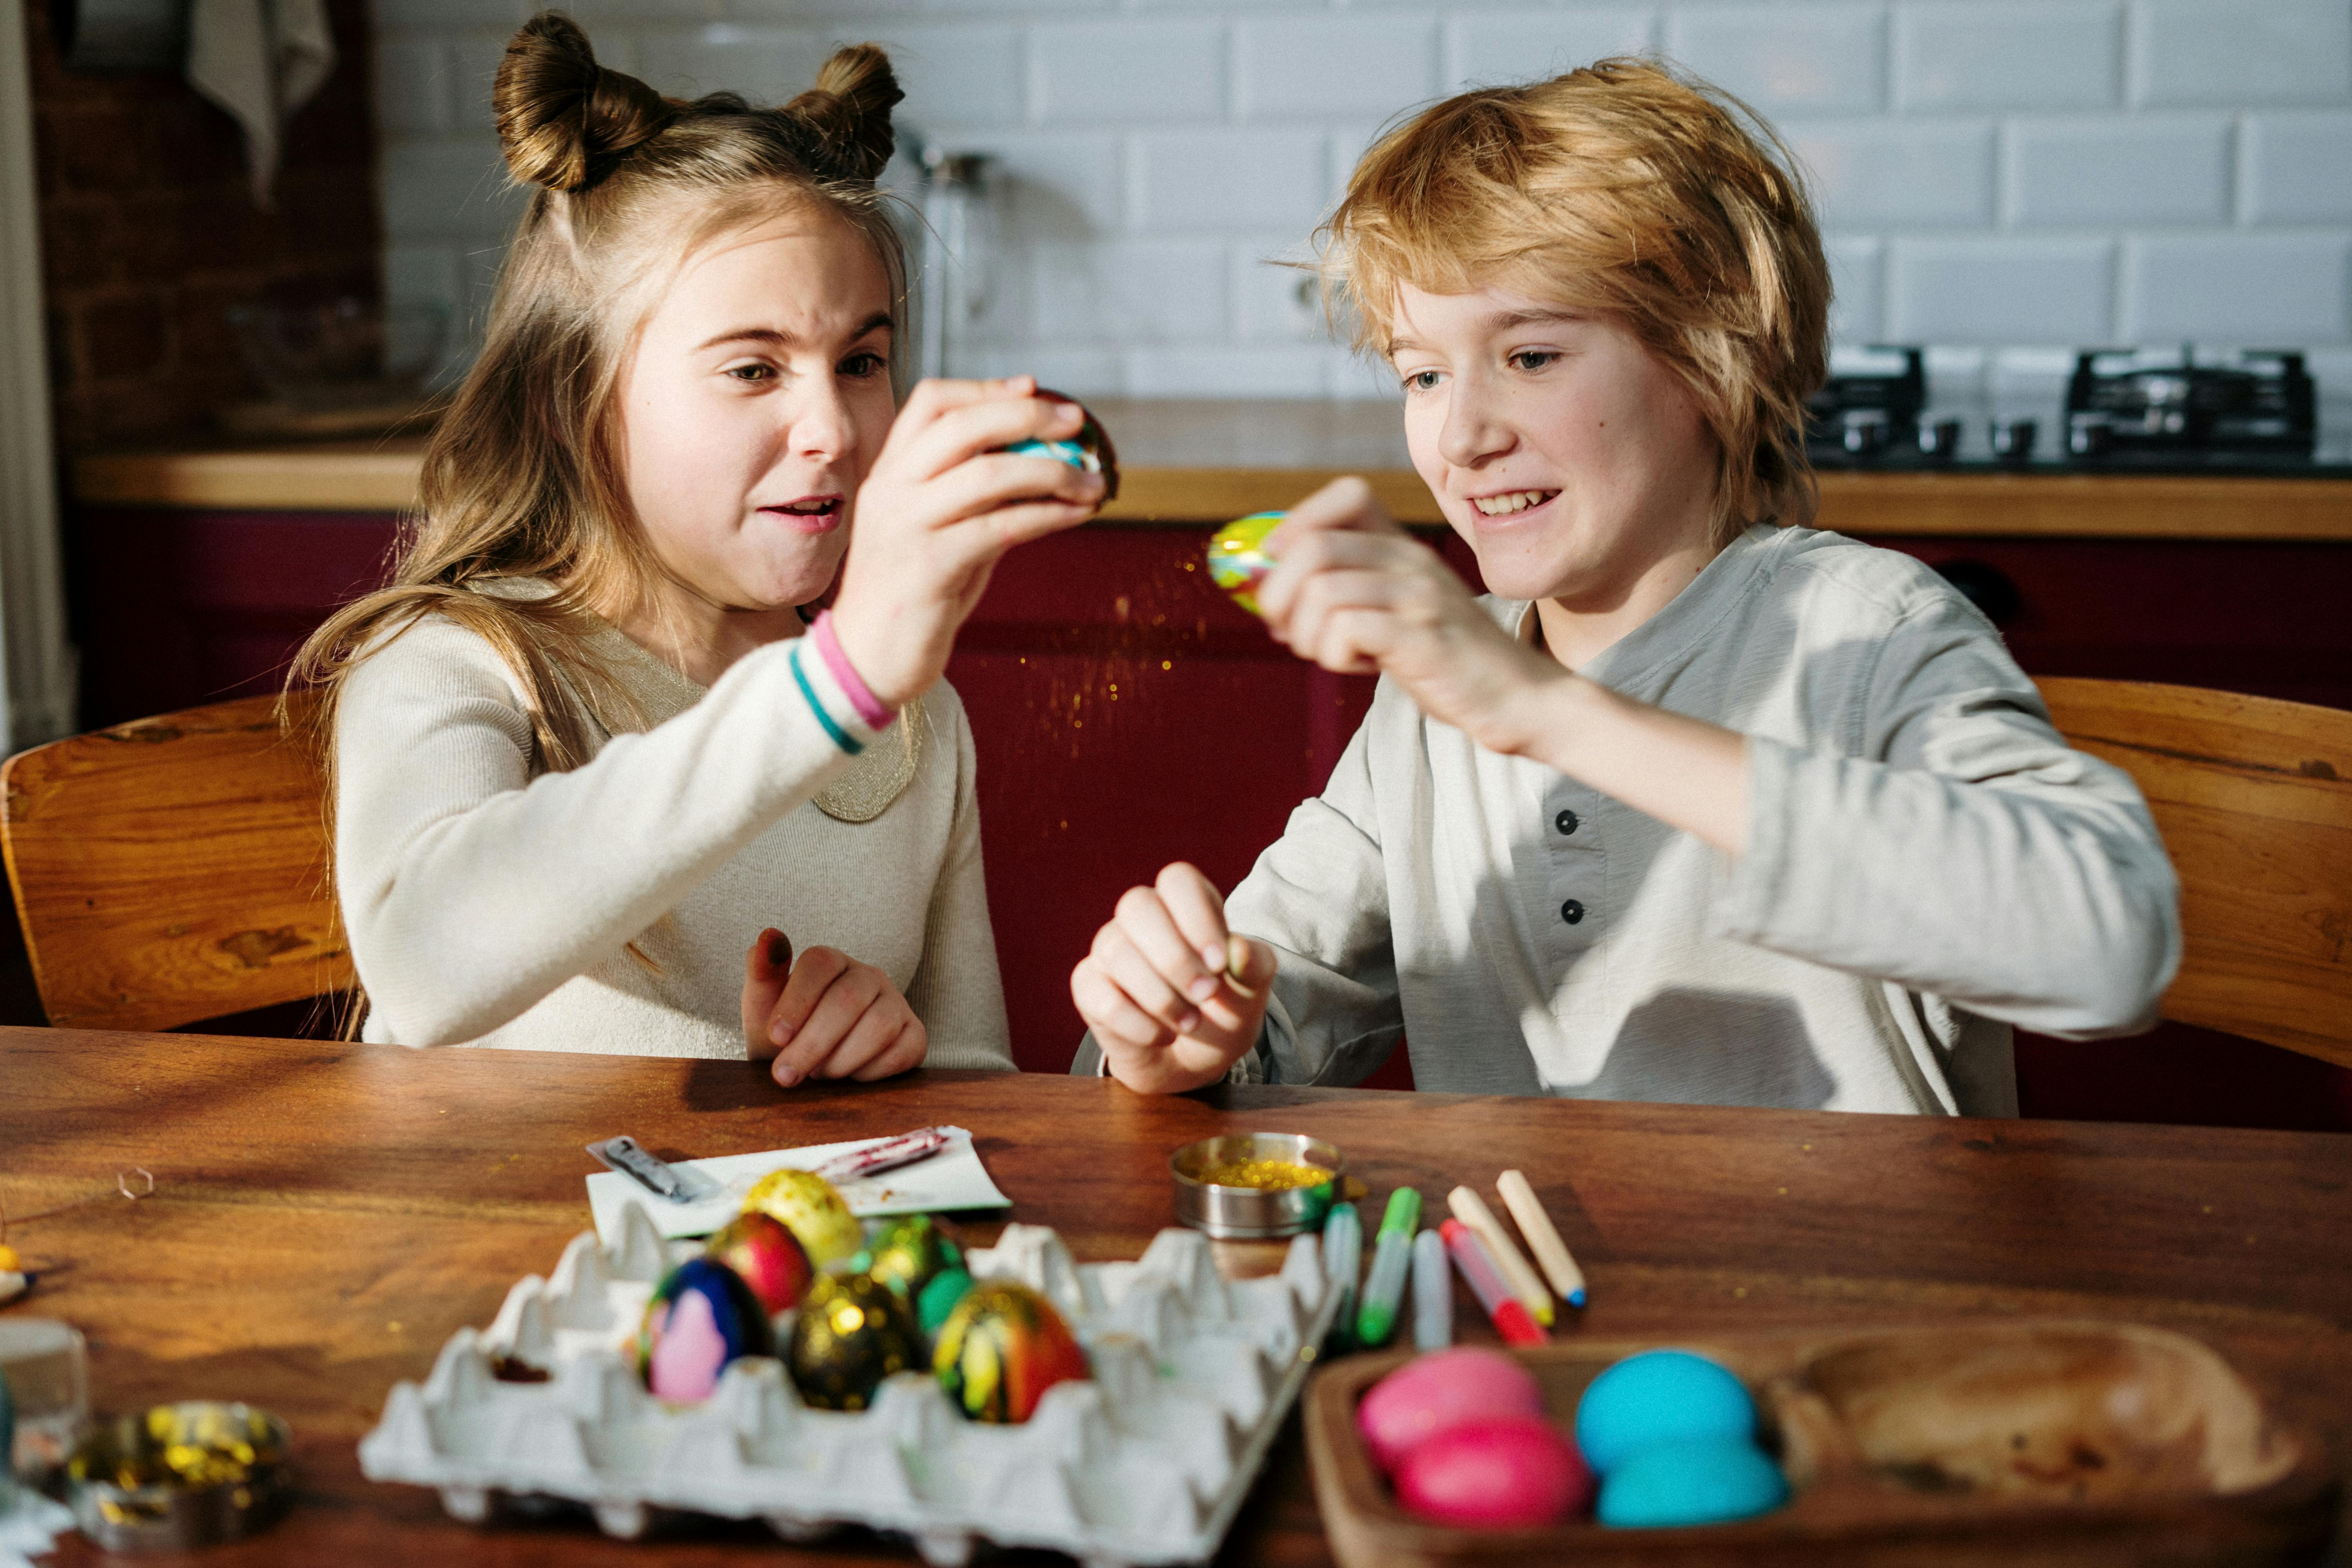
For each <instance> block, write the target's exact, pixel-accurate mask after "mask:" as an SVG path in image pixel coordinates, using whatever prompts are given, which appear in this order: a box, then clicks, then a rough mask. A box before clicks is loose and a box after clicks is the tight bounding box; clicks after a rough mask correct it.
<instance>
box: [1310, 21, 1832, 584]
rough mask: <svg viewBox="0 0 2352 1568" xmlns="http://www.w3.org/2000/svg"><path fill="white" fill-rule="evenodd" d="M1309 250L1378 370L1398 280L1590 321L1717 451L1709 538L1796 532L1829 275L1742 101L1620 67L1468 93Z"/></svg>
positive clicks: (1805, 486) (1381, 162) (1810, 226)
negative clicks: (1374, 355) (1636, 352)
mask: <svg viewBox="0 0 2352 1568" xmlns="http://www.w3.org/2000/svg"><path fill="white" fill-rule="evenodd" d="M1317 237H1318V241H1319V242H1320V245H1321V255H1322V263H1321V266H1322V272H1323V277H1324V282H1325V287H1326V289H1327V298H1328V299H1329V300H1333V301H1334V302H1335V303H1339V304H1343V305H1344V306H1345V307H1346V311H1347V313H1348V314H1349V316H1350V317H1351V318H1352V321H1353V330H1354V335H1355V340H1356V346H1357V347H1358V348H1359V349H1370V350H1372V351H1374V352H1378V353H1386V352H1387V349H1388V346H1389V340H1390V338H1391V335H1392V328H1393V326H1394V321H1395V310H1396V301H1397V290H1398V289H1399V286H1400V285H1402V284H1406V283H1410V284H1412V286H1413V287H1415V288H1417V289H1424V290H1426V291H1428V292H1430V293H1435V294H1463V293H1469V292H1473V291H1475V290H1476V289H1483V288H1486V287H1489V286H1500V287H1506V288H1512V289H1518V290H1520V291H1523V292H1525V293H1527V294H1528V295H1530V296H1532V297H1534V298H1538V299H1540V300H1544V301H1546V302H1548V303H1552V304H1557V305H1559V306H1561V307H1563V308H1565V309H1568V310H1579V311H1588V312H1591V313H1592V314H1595V315H1599V316H1603V317H1606V318H1608V319H1610V320H1612V321H1616V322H1618V323H1620V324H1621V325H1622V326H1624V327H1625V328H1626V329H1627V330H1629V331H1632V332H1633V334H1634V336H1635V337H1636V338H1638V339H1639V340H1640V341H1641V342H1642V343H1643V346H1644V347H1645V348H1647V349H1648V350H1649V352H1650V353H1651V354H1653V355H1654V357H1655V358H1656V359H1657V360H1658V361H1659V363H1662V364H1664V366H1666V367H1667V368H1668V369H1669V370H1671V371H1672V372H1673V373H1674V374H1675V375H1676V376H1677V377H1679V378H1680V380H1681V381H1682V383H1683V384H1684V386H1685V388H1686V389H1687V390H1688V391H1689V394H1690V395H1691V398H1692V401H1693V403H1694V404H1695V405H1696V407H1697V409H1698V412H1699V415H1700V417H1701V418H1702V419H1704V420H1705V421H1706V426H1707V427H1708V429H1709V430H1711V431H1712V432H1713V433H1714V436H1715V438H1716V442H1717V447H1718V449H1719V451H1720V457H1719V458H1718V465H1719V466H1718V468H1717V475H1716V492H1715V503H1714V512H1713V517H1712V521H1713V524H1714V528H1715V533H1716V537H1717V541H1718V542H1722V541H1726V540H1728V539H1729V538H1730V536H1731V535H1732V534H1734V533H1736V532H1737V531H1738V530H1739V529H1740V528H1742V527H1744V526H1746V525H1747V524H1748V523H1750V522H1755V521H1772V522H1780V523H1807V522H1811V521H1812V518H1813V514H1814V510H1815V507H1816V504H1817V499H1818V498H1817V496H1816V492H1815V489H1814V485H1813V475H1812V468H1811V465H1810V464H1809V463H1808V462H1807V461H1806V459H1805V443H1804V417H1805V400H1806V399H1807V398H1808V397H1810V396H1811V395H1812V393H1813V392H1814V391H1815V390H1816V389H1817V388H1819V387H1820V385H1821V384H1822V378H1823V376H1824V375H1825V374H1827V369H1828V365H1827V354H1828V344H1827V339H1828V331H1829V301H1830V279H1829V267H1828V264H1827V262H1826V261H1825V260H1824V259H1823V258H1822V241H1821V234H1820V231H1819V229H1818V228H1817V226H1815V224H1814V221H1813V214H1812V207H1811V202H1810V201H1809V200H1808V199H1807V196H1806V194H1805V188H1804V184H1803V181H1802V180H1801V177H1800V176H1799V175H1798V174H1797V173H1796V166H1795V161H1794V159H1793V158H1792V157H1791V156H1790V153H1789V150H1788V148H1787V147H1786V146H1785V145H1784V144H1783V143H1782V142H1781V141H1780V138H1779V137H1778V136H1777V135H1776V134H1774V132H1773V131H1772V130H1771V128H1770V127H1769V125H1767V124H1765V123H1764V121H1762V120H1761V119H1759V117H1758V116H1757V115H1756V114H1755V113H1754V112H1753V111H1752V110H1748V108H1747V107H1746V106H1745V105H1743V104H1741V103H1740V102H1738V100H1736V99H1733V98H1731V97H1730V96H1729V95H1727V94H1726V93H1723V92H1721V91H1719V90H1717V89H1714V88H1712V87H1709V86H1707V85H1706V83H1704V82H1701V81H1698V80H1696V79H1693V78H1690V77H1687V76H1684V75H1681V74H1678V73H1677V72H1675V71H1674V70H1671V69H1669V68H1666V67H1664V66H1662V65H1658V64H1655V63H1653V62H1650V61H1646V60H1639V59H1622V58H1620V59H1605V60H1601V61H1598V62H1596V63H1594V64H1592V65H1590V66H1587V67H1585V68H1582V69H1581V70H1573V71H1570V72H1569V73H1568V74H1567V75H1566V76H1560V77H1554V78H1553V79H1550V80H1549V81H1539V82H1534V83H1530V84H1528V85H1527V86H1524V87H1496V88H1485V89H1479V90H1478V91H1475V92H1465V93H1463V94H1461V95H1460V96H1459V97H1455V98H1450V99H1448V100H1445V101H1444V103H1441V104H1438V105H1437V106H1435V107H1434V108H1433V109H1429V110H1423V112H1421V113H1420V114H1418V115H1416V116H1414V117H1413V118H1412V120H1410V121H1406V122H1405V123H1404V124H1402V125H1400V126H1398V127H1396V128H1395V129H1393V130H1391V131H1390V132H1387V133H1386V134H1385V135H1383V136H1381V138H1380V140H1379V141H1377V142H1374V143H1373V145H1372V147H1371V150H1370V152H1368V153H1365V154H1364V156H1363V159H1362V161H1361V162H1360V163H1358V164H1357V165H1356V172H1355V174H1354V176H1353V177H1352V178H1350V179H1349V182H1348V192H1347V195H1346V196H1345V197H1344V198H1342V199H1341V201H1340V203H1339V208H1338V210H1337V211H1336V212H1335V213H1334V214H1333V215H1332V216H1331V218H1330V221H1329V222H1328V223H1327V224H1325V225H1324V226H1323V228H1322V229H1321V230H1320V231H1319V232H1318V236H1317Z"/></svg>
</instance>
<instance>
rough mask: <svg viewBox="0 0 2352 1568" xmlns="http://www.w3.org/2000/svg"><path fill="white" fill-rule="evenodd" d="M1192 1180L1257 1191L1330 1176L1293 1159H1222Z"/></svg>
mask: <svg viewBox="0 0 2352 1568" xmlns="http://www.w3.org/2000/svg"><path fill="white" fill-rule="evenodd" d="M1193 1179H1194V1180H1196V1181H1200V1182H1203V1183H1206V1184H1208V1185H1210V1186H1213V1187H1255V1188H1257V1189H1258V1190H1259V1191H1260V1192H1268V1193H1284V1192H1288V1191H1290V1190H1291V1189H1292V1188H1294V1187H1319V1186H1321V1185H1322V1184H1324V1183H1326V1182H1328V1181H1329V1180H1330V1179H1331V1173H1330V1172H1328V1171H1327V1170H1325V1169H1323V1167H1322V1166H1320V1165H1303V1164H1301V1163H1298V1162H1297V1161H1296V1160H1224V1161H1220V1162H1219V1163H1216V1164H1213V1165H1211V1166H1210V1167H1209V1168H1208V1169H1206V1170H1204V1171H1202V1173H1200V1174H1199V1175H1198V1176H1196V1177H1195V1178H1193Z"/></svg>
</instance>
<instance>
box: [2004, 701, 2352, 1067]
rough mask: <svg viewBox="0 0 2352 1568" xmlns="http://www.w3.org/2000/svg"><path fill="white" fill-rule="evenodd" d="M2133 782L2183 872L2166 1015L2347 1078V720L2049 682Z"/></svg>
mask: <svg viewBox="0 0 2352 1568" xmlns="http://www.w3.org/2000/svg"><path fill="white" fill-rule="evenodd" d="M2039 684H2040V686H2041V688H2042V698H2043V700H2046V701H2047V702H2048V703H2049V704H2050V716H2051V718H2052V720H2053V721H2055V722H2056V724H2057V726H2058V729H2059V731H2060V732H2061V733H2062V734H2063V735H2064V736H2065V737H2066V739H2067V742H2069V743H2070V744H2072V745H2074V746H2075V747H2078V748H2079V749H2081V750H2083V751H2085V752H2090V753H2091V754H2092V755H2094V756H2097V757H2103V758H2105V760H2106V761H2108V762H2111V763H2115V764H2116V766H2118V767H2121V768H2123V769H2125V770H2126V771H2127V772H2129V773H2130V774H2131V775H2132V777H2133V778H2135V779H2137V781H2138V783H2139V787H2140V793H2141V794H2143V795H2146V796H2147V804H2148V809H2149V810H2150V811H2152V812H2153V813H2155V816H2156V826H2157V827H2158V830H2159V831H2160V832H2162V833H2163V835H2164V843H2165V847H2166V848H2168V850H2170V851H2171V853H2172V863H2173V865H2174V866H2175V867H2176V868H2178V869H2179V873H2180V924H2181V933H2182V937H2183V941H2184V950H2183V952H2182V955H2181V962H2180V974H2179V978H2178V979H2176V980H2175V981H2174V982H2173V983H2172V988H2171V989H2170V990H2168V991H2167V992H2166V993H2165V994H2164V1003H2163V1008H2164V1016H2166V1017H2168V1018H2177V1019H2179V1021H2181V1022H2182V1023H2187V1024H2197V1025H2200V1026H2204V1027H2206V1028H2210V1029H2221V1030H2226V1031H2227V1032H2229V1033H2231V1034H2233V1035H2243V1036H2245V1037H2248V1038H2250V1039H2256V1040H2263V1041H2266V1042H2267V1043H2269V1044H2271V1045H2274V1046H2284V1047H2287V1048H2288V1049H2290V1050H2296V1051H2301V1052H2303V1053H2305V1055H2306V1056H2314V1057H2319V1058H2324V1059H2326V1060H2327V1061H2331V1062H2336V1063H2337V1064H2339V1065H2342V1066H2346V1067H2352V713H2347V712H2343V711H2339V710H2336V709H2334V708H2315V707H2311V706H2309V705H2308V704H2305V703H2301V702H2280V701H2276V700H2273V699H2270V698H2266V697H2241V696H2238V695H2236V694H2234V693H2231V692H2227V691H2205V690H2200V689H2196V688H2194V687H2187V686H2153V685H2143V684H2140V683H2138V682H2135V681H2124V680H2071V679H2069V680H2062V679H2050V680H2043V681H2041V682H2040V683H2039Z"/></svg>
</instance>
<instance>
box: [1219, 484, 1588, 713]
mask: <svg viewBox="0 0 2352 1568" xmlns="http://www.w3.org/2000/svg"><path fill="white" fill-rule="evenodd" d="M1265 548H1266V552H1267V553H1268V554H1270V555H1272V556H1273V557H1274V558H1275V560H1276V567H1275V569H1274V570H1273V571H1272V572H1270V573H1268V574H1266V576H1265V579H1264V580H1263V581H1261V582H1260V583H1259V584H1257V587H1256V589H1255V594H1256V597H1257V603H1258V608H1259V609H1260V610H1261V611H1262V612H1263V613H1264V615H1265V623H1266V626H1267V628H1268V629H1269V630H1270V631H1272V632H1273V634H1274V636H1275V637H1276V638H1277V639H1279V640H1280V641H1281V642H1283V643H1285V644H1286V645H1287V646H1288V647H1289V648H1290V649H1291V651H1292V652H1294V653H1296V654H1297V655H1298V656H1299V657H1300V658H1307V659H1311V660H1313V661H1314V662H1315V663H1317V664H1319V665H1321V666H1322V667H1323V668H1326V669H1330V670H1337V671H1339V673H1341V674H1343V675H1371V674H1382V675H1387V676H1389V677H1391V679H1394V680H1395V681H1396V682H1397V683H1398V684H1399V685H1400V686H1402V687H1403V688H1404V689H1405V691H1406V693H1407V694H1408V695H1409V696H1411V697H1412V700H1413V702H1414V703H1415V704H1416V705H1417V706H1418V707H1419V708H1420V709H1421V710H1422V711H1423V713H1426V714H1428V715H1429V716H1430V717H1431V718H1433V719H1435V720H1437V721H1439V722H1441V723H1445V724H1451V725H1453V726H1454V728H1456V729H1458V730H1461V731H1464V732H1465V733H1466V734H1468V735H1469V736H1470V738H1471V739H1472V740H1474V741H1475V742H1478V743H1479V744H1480V745H1482V746H1484V747H1486V749H1487V750H1489V751H1495V752H1511V753H1518V752H1525V751H1526V750H1527V749H1528V745H1529V744H1530V743H1531V742H1532V735H1531V734H1530V733H1529V731H1530V730H1531V728H1532V727H1533V726H1534V724H1535V723H1536V722H1537V721H1538V720H1537V715H1536V713H1535V712H1534V711H1533V710H1534V709H1535V708H1536V707H1538V704H1534V703H1530V702H1529V701H1528V699H1529V698H1530V697H1531V696H1533V695H1535V694H1537V693H1538V692H1540V691H1541V690H1542V689H1545V688H1547V687H1549V686H1550V685H1552V684H1553V683H1555V682H1558V681H1561V680H1569V679H1574V678H1573V677H1572V676H1570V674H1569V672H1568V671H1567V670H1566V669H1565V668H1562V667H1561V666H1560V665H1559V662H1558V661H1557V660H1555V659H1551V658H1547V657H1545V656H1544V655H1543V654H1542V653H1540V652H1539V651H1538V650H1537V649H1534V648H1531V647H1527V646H1526V645H1524V644H1522V643H1519V642H1517V641H1516V640H1514V639H1513V638H1512V637H1511V636H1510V634H1509V633H1507V632H1506V631H1505V630H1503V628H1502V627H1501V626H1497V625H1496V623H1495V620H1494V617H1492V616H1489V615H1487V614H1486V611H1485V610H1483V609H1481V608H1479V606H1478V603H1477V601H1476V600H1475V599H1474V598H1472V597H1471V595H1470V590H1469V589H1468V588H1467V587H1466V586H1465V585H1464V584H1463V582H1462V579H1461V578H1460V577H1458V576H1456V575H1455V574H1454V569H1453V568H1452V567H1450V566H1448V565H1446V563H1445V562H1444V557H1442V556H1440V555H1439V554H1438V553H1437V552H1435V551H1433V550H1431V549H1429V548H1427V547H1426V546H1424V545H1423V544H1421V543H1420V542H1417V541H1415V540H1414V539H1413V538H1412V536H1411V535H1409V534H1408V533H1406V532H1405V531H1404V530H1403V529H1402V528H1400V527H1398V526H1397V524H1396V523H1395V522H1394V521H1392V520H1391V518H1390V517H1389V514H1388V511H1387V510H1386V509H1385V508H1383V507H1382V506H1381V503H1380V501H1379V500H1378V499H1377V498H1375V497H1374V496H1373V494H1372V490H1371V487H1370V485H1367V484H1366V483H1364V481H1363V480H1361V479H1334V480H1332V481H1331V482H1330V483H1329V484H1328V485H1325V486H1324V487H1323V488H1322V489H1319V490H1317V491H1316V492H1315V493H1314V494H1313V495H1311V496H1309V497H1307V499H1306V500H1303V501H1301V502H1299V503H1298V504H1297V506H1295V507H1293V508H1291V509H1290V511H1289V512H1288V514H1287V515H1286V518H1285V520H1284V521H1283V524H1282V526H1281V527H1280V528H1278V529H1276V530H1275V531H1274V532H1273V533H1272V534H1270V535H1268V536H1267V538H1266V542H1265Z"/></svg>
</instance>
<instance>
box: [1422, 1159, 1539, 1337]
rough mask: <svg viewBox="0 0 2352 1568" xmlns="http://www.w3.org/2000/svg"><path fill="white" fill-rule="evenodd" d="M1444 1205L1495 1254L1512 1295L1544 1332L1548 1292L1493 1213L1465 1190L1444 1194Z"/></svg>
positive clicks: (1474, 1194)
mask: <svg viewBox="0 0 2352 1568" xmlns="http://www.w3.org/2000/svg"><path fill="white" fill-rule="evenodd" d="M1445 1203H1446V1206H1447V1207H1449V1208H1451V1209H1452V1210H1453V1211H1454V1218H1455V1219H1458V1220H1460V1221H1461V1222H1462V1223H1463V1224H1464V1225H1466V1226H1469V1227H1470V1229H1471V1230H1472V1232H1474V1233H1475V1235H1476V1236H1477V1237H1478V1239H1479V1240H1480V1241H1483V1242H1485V1243H1486V1250H1487V1251H1488V1252H1490V1253H1492V1254H1494V1256H1495V1266H1496V1268H1500V1269H1501V1270H1502V1271H1503V1279H1505V1280H1506V1281H1507V1283H1508V1284H1509V1285H1510V1287H1511V1294H1512V1295H1514V1296H1517V1298H1518V1299H1519V1300H1521V1301H1522V1302H1524V1303H1526V1305H1527V1309H1528V1316H1529V1317H1531V1318H1533V1319H1534V1320H1535V1321H1537V1322H1538V1323H1540V1324H1542V1325H1543V1326H1544V1327H1545V1328H1549V1327H1551V1318H1552V1311H1551V1292H1550V1291H1549V1290H1547V1289H1544V1282H1543V1280H1542V1279H1541V1278H1540V1277H1539V1276H1538V1275H1537V1273H1536V1271H1535V1269H1534V1268H1533V1267H1532V1266H1531V1265H1529V1264H1528V1260H1527V1258H1526V1257H1525V1255H1523V1254H1522V1253H1521V1252H1520V1251H1519V1249H1518V1247H1517V1245H1516V1244H1515V1243H1514V1242H1513V1241H1512V1240H1511V1235H1510V1232H1508V1231H1507V1230H1505V1229H1504V1228H1503V1224H1502V1222H1501V1221H1500V1220H1498V1219H1496V1217H1495V1211H1494V1210H1493V1209H1490V1208H1488V1207H1487V1206H1486V1199H1484V1198H1482V1197H1480V1196H1479V1195H1478V1194H1476V1193H1475V1192H1473V1191H1471V1190H1470V1189H1469V1188H1468V1187H1456V1188H1454V1190H1453V1191H1452V1192H1450V1193H1448V1194H1445Z"/></svg>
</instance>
